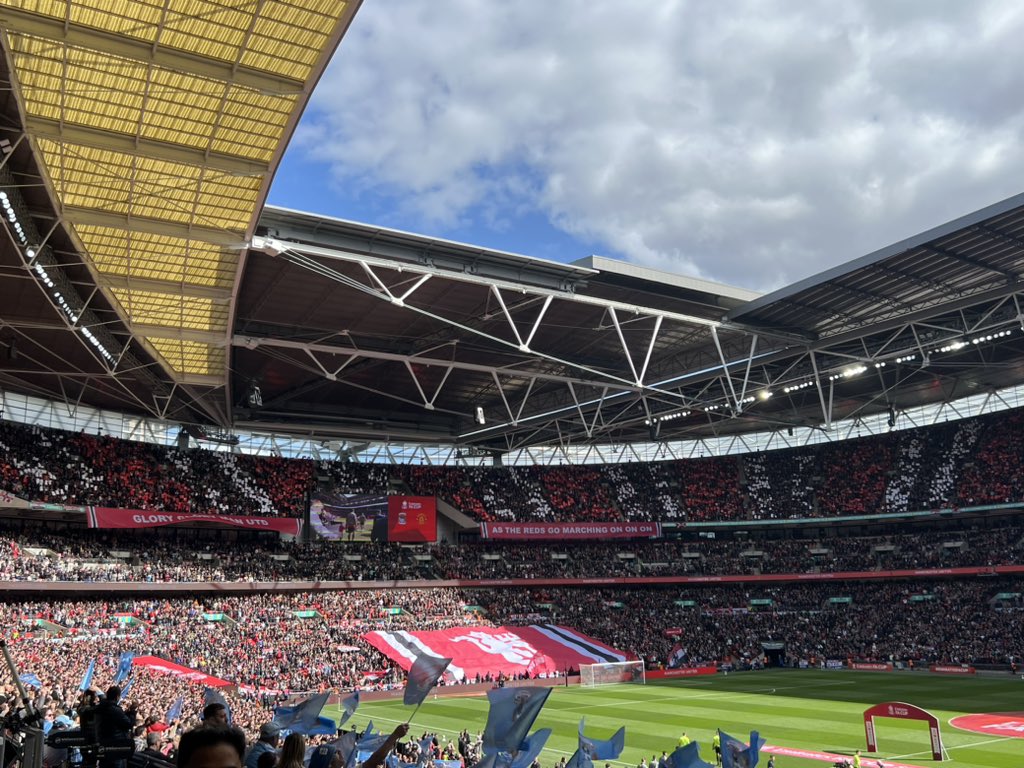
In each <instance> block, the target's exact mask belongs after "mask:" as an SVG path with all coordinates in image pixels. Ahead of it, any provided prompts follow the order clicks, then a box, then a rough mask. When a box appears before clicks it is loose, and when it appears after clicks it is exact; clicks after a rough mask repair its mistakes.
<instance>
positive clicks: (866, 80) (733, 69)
mask: <svg viewBox="0 0 1024 768" xmlns="http://www.w3.org/2000/svg"><path fill="white" fill-rule="evenodd" d="M1022 39H1024V3H1020V2H1018V0H1005V1H999V0H989V1H984V0H972V1H971V2H964V1H962V0H928V1H927V2H923V1H918V0H877V1H869V0H860V1H857V0H844V2H823V1H819V2H799V1H797V0H790V1H789V2H781V1H779V2H773V1H771V0H750V1H749V2H745V1H743V0H729V1H728V2H712V1H710V0H693V1H690V2H688V1H687V0H630V1H629V2H628V3H624V2H622V0H616V2H610V1H606V0H548V2H540V0H536V1H534V0H516V1H512V2H506V0H444V2H436V1H433V0H365V2H364V4H363V6H362V8H361V9H360V10H359V12H358V14H357V15H356V18H355V21H354V22H353V25H352V27H351V28H350V30H349V32H348V34H347V36H346V37H345V39H344V40H343V41H342V44H341V46H340V48H339V49H338V51H337V53H336V54H335V57H334V60H333V61H332V63H331V65H330V67H329V69H328V71H327V72H326V74H325V75H324V77H323V79H322V80H321V82H320V85H319V86H318V88H317V90H316V92H315V93H314V96H313V99H312V101H311V103H310V106H309V108H308V109H307V111H306V114H305V116H304V118H303V120H302V122H301V124H300V126H299V129H298V131H297V132H296V135H295V137H294V139H293V141H292V143H291V146H290V147H289V150H288V153H287V155H286V157H285V160H284V162H283V164H282V167H281V169H280V171H279V172H278V176H277V178H276V180H275V184H274V188H273V190H272V191H271V195H270V202H271V203H274V204H277V205H285V206H289V207H293V208H298V209H300V210H307V211H312V212H316V213H322V214H328V215H332V216H338V217H341V218H347V219H353V220H356V221H364V222H369V223H373V224H378V225H382V226H387V227H394V228H398V229H404V230H408V231H412V232H419V233H423V234H428V235H432V236H437V237H445V238H449V239H454V240H461V241H466V242H470V243H475V244H478V245H482V246H486V247H490V248H498V249H502V250H509V251H513V252H517V253H523V254H526V255H530V256H538V257H543V258H549V259H555V260H559V261H573V260H575V259H578V258H581V257H584V256H588V255H590V254H600V255H605V256H611V257H614V258H621V259H626V260H629V261H633V262H636V263H638V264H643V265H646V266H652V267H657V268H660V269H666V270H670V271H674V272H680V273H684V274H691V275H696V276H700V277H704V278H707V279H712V280H717V281H720V282H724V283H729V284H733V285H738V286H743V287H747V288H752V289H756V290H769V289H772V288H776V287H779V286H782V285H786V284H788V283H791V282H793V281H794V280H797V279H800V278H802V277H806V276H808V275H810V274H813V273H816V272H819V271H821V270H823V269H826V268H828V267H830V266H833V265H835V264H838V263H841V262H844V261H847V260H849V259H852V258H856V257H857V256H861V255H863V254H865V253H868V252H870V251H872V250H874V249H876V248H880V247H882V246H885V245H888V244H890V243H892V242H895V241H897V240H900V239H902V238H904V237H908V236H910V235H913V234H916V233H918V232H920V231H922V230H924V229H927V228H929V227H932V226H935V225H938V224H941V223H944V222H946V221H948V220H950V219H952V218H955V217H957V216H960V215H962V214H965V213H968V212H970V211H973V210H976V209H977V208H981V207H983V206H985V205H988V204H990V203H994V202H997V201H999V200H1002V199H1004V198H1006V197H1009V196H1011V195H1014V194H1017V193H1019V192H1022V191H1024V140H1022V133H1024V98H1022V95H1024V88H1022V85H1021V83H1022V80H1021V78H1022V75H1021V73H1022V72H1024V45H1021V43H1020V41H1021V40H1022Z"/></svg>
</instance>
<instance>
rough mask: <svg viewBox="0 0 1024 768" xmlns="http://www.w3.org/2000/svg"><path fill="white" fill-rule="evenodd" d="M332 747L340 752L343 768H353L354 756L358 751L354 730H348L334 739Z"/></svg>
mask: <svg viewBox="0 0 1024 768" xmlns="http://www.w3.org/2000/svg"><path fill="white" fill-rule="evenodd" d="M334 747H335V749H337V751H338V752H339V753H340V754H341V762H342V765H343V766H344V768H355V764H356V756H357V755H358V753H359V750H358V749H356V734H355V731H349V732H348V733H346V734H345V735H344V736H342V737H341V738H340V739H338V740H337V741H335V742H334Z"/></svg>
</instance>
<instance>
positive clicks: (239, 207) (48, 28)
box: [0, 0, 359, 421]
mask: <svg viewBox="0 0 1024 768" xmlns="http://www.w3.org/2000/svg"><path fill="white" fill-rule="evenodd" d="M358 4H359V3H358V2H341V1H340V0H267V2H260V3H250V4H240V5H222V4H215V3H210V2H206V0H160V2H155V1H152V0H138V1H137V2H131V3H126V2H122V1H121V0H50V1H49V2H36V1H34V0H32V1H30V0H13V1H12V2H6V3H4V6H3V7H2V8H0V29H2V32H3V45H4V53H5V59H6V62H5V63H6V68H7V74H8V77H6V78H5V79H6V80H7V81H8V83H9V85H10V89H9V91H8V94H7V97H6V98H7V104H6V105H5V106H6V109H5V115H6V116H7V118H8V129H9V131H10V132H9V134H8V136H7V141H8V145H7V146H8V147H17V146H20V144H21V143H23V142H24V143H26V144H27V145H30V146H31V148H32V150H33V155H34V156H33V158H32V161H31V162H29V163H23V164H21V167H18V166H19V164H18V163H16V162H13V163H11V166H12V167H11V168H10V169H9V170H10V171H11V172H13V174H19V173H20V174H22V178H21V179H19V178H18V177H17V176H16V175H15V176H8V177H7V178H6V179H5V180H4V182H5V185H10V184H11V183H14V184H15V185H16V186H19V187H22V188H24V187H23V184H22V183H21V182H23V181H26V180H27V181H28V184H29V185H31V186H35V185H39V184H42V185H44V186H45V187H46V189H47V191H48V193H49V197H50V204H51V205H52V211H50V212H49V213H48V215H46V216H44V217H39V216H38V215H37V214H38V213H40V211H38V210H33V211H32V221H25V222H22V224H23V225H24V227H25V228H26V231H25V232H24V233H22V234H24V235H25V237H20V238H18V237H16V238H15V245H20V246H21V247H22V248H29V249H31V250H32V251H33V256H30V257H28V259H27V261H26V263H30V264H32V265H33V266H34V265H35V264H36V263H39V264H40V265H41V266H42V268H43V269H44V270H45V269H46V268H47V267H49V268H50V269H57V270H60V269H61V268H62V266H61V265H62V262H61V260H60V257H59V256H54V255H53V254H52V253H51V251H52V250H54V246H55V245H56V244H58V243H57V242H56V240H55V241H54V242H53V243H51V238H54V237H55V235H56V237H57V239H59V240H60V241H61V242H60V243H59V245H60V246H61V248H62V249H64V250H72V251H74V252H75V254H76V256H77V259H76V260H75V261H77V262H78V263H79V264H80V265H81V267H84V272H82V270H76V271H77V272H80V273H81V274H80V275H78V276H76V277H84V276H85V274H87V275H88V276H89V277H90V278H91V280H92V286H91V287H92V288H95V289H96V291H95V293H96V294H98V295H91V294H93V291H91V290H87V291H86V297H88V300H86V297H75V296H73V295H72V293H71V292H70V291H64V292H62V294H61V295H62V296H63V297H64V298H65V300H66V301H67V302H68V305H67V307H66V308H65V311H67V312H69V313H70V314H71V315H72V316H74V317H75V318H76V319H75V320H73V321H72V324H73V325H82V324H83V320H82V319H81V316H82V309H83V307H84V306H85V305H86V304H89V305H91V304H92V303H93V301H94V300H97V299H98V302H97V303H98V306H97V307H96V311H97V312H99V313H100V315H101V316H103V317H104V318H105V317H107V316H108V315H109V313H112V317H111V320H113V318H114V317H116V319H117V321H119V322H117V323H114V325H113V327H112V326H110V325H108V324H107V321H106V320H99V321H98V323H95V322H94V323H92V326H93V330H92V331H90V332H92V333H95V334H96V336H94V338H95V339H98V338H99V337H100V336H102V340H96V341H93V340H90V343H91V344H92V346H93V350H94V351H98V352H99V353H100V355H101V357H103V358H106V360H105V363H111V362H113V361H115V360H116V363H117V364H116V366H115V367H117V368H121V369H125V368H129V369H135V370H139V369H147V373H146V374H145V378H146V379H147V383H148V386H147V387H146V389H154V388H158V389H160V390H161V393H162V394H161V395H160V396H159V399H160V401H161V402H162V403H163V404H164V405H165V406H171V405H173V403H174V401H176V400H178V399H179V397H178V396H176V394H175V392H174V391H173V390H175V389H177V388H181V389H182V394H183V395H184V396H185V399H191V400H197V399H198V400H201V401H203V402H204V404H205V406H206V408H205V411H206V413H207V416H206V418H211V417H214V418H218V419H220V420H223V421H226V420H228V419H229V418H230V417H229V414H228V412H227V399H226V398H225V395H224V389H225V385H226V384H227V362H226V349H227V347H226V341H227V339H229V338H230V335H231V329H230V317H231V314H232V306H233V300H234V295H235V293H234V289H235V287H236V286H237V284H238V279H239V275H240V270H241V265H242V263H243V262H242V257H243V254H244V247H243V246H244V244H245V243H246V242H248V240H249V238H250V237H251V235H252V229H253V226H254V224H255V221H256V217H257V215H258V213H259V210H260V207H261V205H262V203H263V200H264V199H265V197H266V193H267V189H268V188H269V184H270V180H271V178H272V176H273V172H274V169H275V167H276V165H277V162H278V160H279V158H280V155H281V153H282V151H283V149H284V146H285V145H286V143H287V142H286V140H287V138H288V137H289V136H290V135H291V132H292V129H293V128H294V126H295V124H296V122H297V120H298V117H299V115H300V114H301V112H302V109H303V107H304V106H305V103H306V100H307V98H308V96H309V94H310V92H311V90H312V87H313V85H314V84H315V83H316V81H317V79H318V78H319V76H320V74H321V72H322V71H323V69H324V67H325V66H326V63H327V61H328V59H329V57H330V55H331V54H332V53H333V51H334V49H335V47H336V46H337V44H338V42H339V41H340V39H341V36H342V34H343V32H344V31H345V29H346V28H347V26H348V23H349V21H350V20H351V18H352V15H353V13H354V12H355V9H356V7H357V6H358ZM5 90H6V89H5ZM12 94H13V95H15V96H16V97H15V98H12ZM12 154H13V153H12ZM28 165H32V166H34V167H32V168H31V169H29V168H27V167H26V166H28ZM26 174H27V177H26ZM58 229H59V230H60V233H59V234H57V232H56V230H58ZM16 234H17V233H16ZM19 241H20V242H19ZM79 298H81V301H79ZM85 317H86V318H87V319H88V320H94V319H96V318H92V316H91V315H89V314H88V313H87V314H86V315H85ZM97 326H99V327H100V328H101V329H102V330H97V329H96V327H97ZM117 326H120V327H117ZM87 327H88V326H87ZM122 329H126V330H127V331H128V332H129V334H130V343H126V340H123V339H122V340H118V339H115V338H112V337H110V336H108V335H107V334H108V332H111V333H113V332H115V331H116V330H122ZM124 352H127V354H128V357H127V359H125V358H123V357H122V353H124ZM150 360H153V361H155V362H156V363H157V364H158V366H159V370H149V368H150V364H149V361H150ZM82 373H83V374H84V373H85V371H84V370H83V371H82ZM106 373H107V372H104V371H100V372H98V373H97V375H99V376H101V377H104V378H107V377H106V376H105V374H106ZM114 379H115V382H114V383H115V384H116V382H117V381H118V378H117V377H116V376H115V377H114ZM132 386H134V385H132ZM210 388H213V389H220V391H221V394H220V401H221V402H220V404H219V407H211V406H213V400H211V399H210V398H209V397H208V391H207V390H209V389H210ZM87 389H88V388H87ZM148 395H149V393H148V392H145V393H142V396H143V398H144V399H147V400H148ZM158 410H160V408H159V407H158ZM164 412H165V413H167V414H168V415H169V414H170V413H174V412H176V410H175V409H170V410H167V409H164Z"/></svg>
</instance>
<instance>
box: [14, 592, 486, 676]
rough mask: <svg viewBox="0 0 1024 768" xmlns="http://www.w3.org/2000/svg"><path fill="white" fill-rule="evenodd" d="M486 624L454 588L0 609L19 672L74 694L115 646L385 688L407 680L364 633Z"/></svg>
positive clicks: (47, 603) (196, 663) (220, 666)
mask: <svg viewBox="0 0 1024 768" xmlns="http://www.w3.org/2000/svg"><path fill="white" fill-rule="evenodd" d="M479 620H480V619H479V618H478V615H477V614H476V613H473V612H471V611H467V610H466V609H464V602H463V597H462V595H461V593H459V592H457V591H456V590H453V589H419V590H354V591H345V592H313V593H309V592H303V593H288V594H283V593H269V594H256V595H252V594H245V595H238V596H222V595H213V596H204V597H196V598H173V599H162V598H161V599H156V598H150V599H133V598H129V599H114V598H111V599H105V600H76V601H72V600H35V601H27V602H8V603H3V604H0V621H2V622H3V625H4V626H6V627H10V628H12V630H13V632H14V636H13V638H12V641H11V643H10V647H11V649H12V652H13V653H14V656H15V658H16V660H17V661H18V665H19V667H20V668H23V669H24V670H26V671H31V672H34V673H36V674H38V672H37V670H36V668H37V667H38V668H42V669H44V671H46V673H47V675H49V676H50V678H52V679H54V680H55V681H58V682H60V683H62V684H63V687H65V688H67V689H68V690H71V688H69V687H68V686H70V684H71V683H72V682H74V683H75V685H77V684H78V682H79V680H80V679H81V674H82V672H83V671H84V666H83V665H79V664H78V663H77V661H78V660H80V659H85V661H86V663H87V662H88V659H89V658H92V657H93V656H97V657H98V656H101V655H102V656H104V658H106V657H107V656H109V655H110V653H113V652H114V650H116V651H117V653H120V652H121V651H131V652H134V653H137V654H140V655H153V656H158V657H161V658H164V659H166V660H168V661H172V662H174V663H176V664H180V665H182V666H185V667H189V668H191V669H195V670H198V671H200V672H202V673H204V674H207V675H211V676H213V677H216V678H221V679H224V680H228V681H230V682H231V683H233V684H235V685H238V686H240V687H241V688H242V689H247V690H254V691H258V690H271V691H278V690H289V691H311V690H323V689H324V688H327V687H334V688H339V689H340V688H351V687H354V686H362V687H364V688H380V687H386V686H388V685H393V684H395V683H396V682H399V681H401V679H402V676H401V674H400V672H399V671H398V669H397V668H396V667H394V666H393V665H392V664H391V663H390V662H389V661H388V660H387V659H386V657H384V656H383V655H382V654H380V653H379V652H378V651H377V650H376V649H374V648H373V647H372V646H370V645H369V644H367V643H366V642H364V641H363V640H362V639H361V637H362V635H363V634H365V633H366V632H369V631H371V630H375V629H386V630H402V629H417V630H426V629H445V628H449V627H455V626H468V625H472V624H475V623H477V622H478V621H479ZM17 628H21V629H20V630H19V629H17ZM40 637H43V639H39V638H40ZM72 647H73V648H74V652H75V654H76V664H75V665H65V667H66V668H62V667H61V666H60V665H59V664H57V663H56V662H57V661H58V660H59V658H60V657H61V656H62V655H66V654H67V650H68V648H72ZM108 652H109V653H108ZM47 653H54V654H56V655H55V656H46V655H45V654H47ZM51 662H52V664H51ZM79 666H82V669H79V668H78V667H79ZM39 676H40V677H41V678H42V677H43V676H42V675H39Z"/></svg>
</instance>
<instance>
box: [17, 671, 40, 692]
mask: <svg viewBox="0 0 1024 768" xmlns="http://www.w3.org/2000/svg"><path fill="white" fill-rule="evenodd" d="M18 679H19V680H20V681H21V683H22V685H31V686H32V687H33V688H42V687H43V681H42V680H40V679H39V677H38V676H37V675H36V674H35V673H34V672H26V673H25V674H24V675H18Z"/></svg>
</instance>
